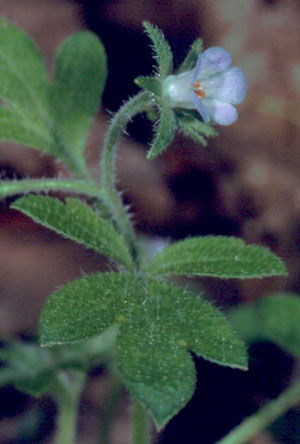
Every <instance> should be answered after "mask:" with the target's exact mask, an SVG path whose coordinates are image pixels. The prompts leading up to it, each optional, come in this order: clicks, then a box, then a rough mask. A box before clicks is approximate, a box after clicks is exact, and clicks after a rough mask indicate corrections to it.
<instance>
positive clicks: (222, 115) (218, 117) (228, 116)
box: [202, 99, 238, 126]
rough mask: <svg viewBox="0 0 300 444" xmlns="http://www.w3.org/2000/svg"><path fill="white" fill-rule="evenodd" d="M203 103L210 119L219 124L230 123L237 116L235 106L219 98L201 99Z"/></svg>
mask: <svg viewBox="0 0 300 444" xmlns="http://www.w3.org/2000/svg"><path fill="white" fill-rule="evenodd" d="M202 102H203V104H204V106H205V108H206V110H207V111H208V113H209V115H210V116H211V117H212V119H213V120H214V121H215V122H216V123H218V124H219V125H225V126H227V125H231V124H232V123H234V122H235V121H236V120H237V118H238V112H237V110H236V108H235V107H234V106H233V105H231V104H230V103H226V102H222V101H220V100H210V99H203V101H202Z"/></svg>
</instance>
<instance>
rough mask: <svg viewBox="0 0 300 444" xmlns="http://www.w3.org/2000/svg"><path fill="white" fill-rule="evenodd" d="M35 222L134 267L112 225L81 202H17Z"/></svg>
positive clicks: (30, 199) (34, 199)
mask: <svg viewBox="0 0 300 444" xmlns="http://www.w3.org/2000/svg"><path fill="white" fill-rule="evenodd" d="M12 208H14V209H16V210H19V211H22V213H24V214H26V215H27V216H30V217H31V218H32V219H33V220H34V221H36V222H38V223H40V224H41V225H43V226H45V227H47V228H50V229H51V230H54V231H55V232H56V233H59V234H61V235H62V236H64V237H66V238H68V239H72V240H73V241H75V242H78V243H79V244H82V245H84V246H86V247H87V248H91V249H92V250H94V251H96V252H98V253H101V254H104V255H106V256H108V257H110V258H111V259H113V260H114V261H116V262H117V263H119V264H122V265H123V266H124V267H125V268H127V269H132V268H133V262H132V259H131V256H130V253H129V251H128V249H127V246H126V245H125V243H124V241H123V239H122V238H121V237H120V235H119V234H118V233H117V232H116V231H115V229H114V228H113V227H112V225H111V224H109V223H108V222H107V221H106V220H104V219H103V218H102V217H101V216H100V215H98V214H97V213H95V212H94V211H93V210H92V208H91V207H89V206H88V205H86V204H84V203H83V202H81V201H80V200H78V199H74V198H66V203H65V204H63V202H61V201H60V200H58V199H56V198H53V197H49V196H34V195H32V196H25V197H22V198H20V199H18V200H17V201H16V202H14V203H13V205H12Z"/></svg>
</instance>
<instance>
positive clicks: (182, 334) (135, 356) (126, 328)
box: [40, 273, 247, 427]
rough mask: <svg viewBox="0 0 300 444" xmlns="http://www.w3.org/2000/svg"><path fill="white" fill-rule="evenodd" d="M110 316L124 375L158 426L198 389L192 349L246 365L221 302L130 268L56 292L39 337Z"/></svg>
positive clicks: (94, 325) (84, 327) (91, 330)
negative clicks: (142, 275) (130, 271)
mask: <svg viewBox="0 0 300 444" xmlns="http://www.w3.org/2000/svg"><path fill="white" fill-rule="evenodd" d="M112 324H120V325H121V328H120V330H119V334H118V338H117V352H118V363H119V368H120V372H121V376H122V378H123V379H124V382H125V383H126V384H127V386H128V388H129V390H130V391H131V392H132V394H133V396H134V397H136V398H137V399H139V401H140V402H141V403H142V404H144V405H145V407H146V408H147V409H148V410H149V411H150V414H151V415H152V416H153V418H154V420H155V422H156V424H157V426H158V427H162V426H163V425H164V424H165V423H166V422H167V421H168V420H169V419H170V418H171V417H172V416H173V415H175V414H176V413H177V412H178V411H179V410H180V409H181V408H182V407H183V406H184V405H185V404H186V403H187V402H188V400H189V399H190V397H191V395H192V393H193V390H194V384H195V370H194V367H193V364H192V360H191V357H190V356H189V355H188V353H187V352H188V350H191V351H193V352H195V353H196V354H197V355H199V356H202V357H204V358H205V359H208V360H210V361H212V362H216V363H219V364H221V365H225V366H230V367H233V368H240V369H245V368H247V353H246V349H245V346H244V345H243V343H242V342H241V341H240V340H239V339H238V337H237V336H236V334H235V332H234V331H233V330H232V327H231V326H230V324H229V323H228V321H227V320H226V319H225V317H224V316H223V315H222V314H221V313H220V312H219V311H218V310H217V309H216V308H214V307H213V306H211V305H210V304H209V303H207V302H205V301H203V300H202V299H201V298H200V297H198V296H197V295H195V294H193V293H191V292H188V291H184V290H182V289H181V288H179V287H177V286H175V285H171V284H168V283H166V282H160V281H148V282H146V281H142V280H139V279H137V278H136V277H135V276H134V275H130V274H127V273H98V274H95V275H91V276H87V277H84V278H82V279H78V280H76V281H73V282H71V283H70V284H68V285H66V286H65V287H63V288H61V289H59V290H58V291H56V292H55V293H53V294H52V295H51V296H50V298H49V299H48V301H47V303H46V305H45V307H44V309H43V312H42V316H41V321H40V334H41V343H42V345H55V344H61V343H70V342H74V341H78V340H82V339H86V338H89V337H92V336H95V335H98V334H100V333H102V332H103V331H104V330H105V329H106V328H107V327H109V326H110V325H112Z"/></svg>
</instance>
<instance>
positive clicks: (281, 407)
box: [216, 381, 300, 444]
mask: <svg viewBox="0 0 300 444" xmlns="http://www.w3.org/2000/svg"><path fill="white" fill-rule="evenodd" d="M299 400H300V381H297V382H295V383H294V384H292V385H291V386H290V387H288V388H287V389H286V390H285V391H284V392H283V393H282V394H281V395H279V396H278V398H276V399H275V400H274V401H270V402H269V403H268V404H267V405H266V406H264V407H262V408H261V409H260V410H259V411H258V412H257V413H255V414H254V415H252V416H250V417H249V418H246V419H245V420H244V421H243V422H242V423H241V424H240V425H238V426H237V427H236V428H234V429H233V430H232V431H231V432H230V433H229V434H228V435H227V436H225V437H224V438H223V439H221V440H220V441H218V442H217V443H216V444H245V443H247V442H248V441H249V440H250V439H252V438H254V437H255V436H256V435H257V434H258V433H259V432H261V431H262V430H264V429H265V428H266V427H267V426H269V425H270V424H271V423H272V422H274V421H275V420H276V419H277V418H278V417H280V416H282V415H283V414H284V413H286V412H287V411H288V410H289V409H290V408H292V407H293V406H295V405H296V404H298V402H299Z"/></svg>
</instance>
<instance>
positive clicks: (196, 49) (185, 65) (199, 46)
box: [177, 39, 203, 74]
mask: <svg viewBox="0 0 300 444" xmlns="http://www.w3.org/2000/svg"><path fill="white" fill-rule="evenodd" d="M202 50H203V40H202V39H197V40H195V41H194V42H193V43H192V46H191V48H190V50H189V52H188V53H187V56H186V58H185V59H184V61H183V62H182V64H181V65H180V66H179V68H178V70H177V74H180V73H182V72H185V71H190V70H192V69H194V68H195V66H196V63H197V61H198V57H199V54H200V53H201V52H202Z"/></svg>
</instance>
